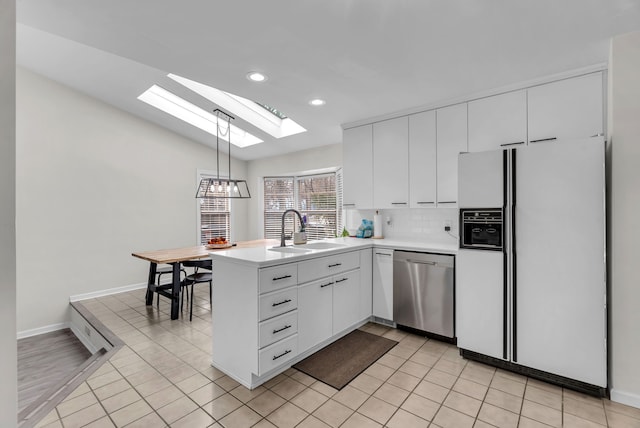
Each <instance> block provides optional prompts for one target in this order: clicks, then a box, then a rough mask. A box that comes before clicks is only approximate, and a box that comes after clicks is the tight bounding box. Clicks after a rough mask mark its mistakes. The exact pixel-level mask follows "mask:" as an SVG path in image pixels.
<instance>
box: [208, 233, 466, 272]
mask: <svg viewBox="0 0 640 428" xmlns="http://www.w3.org/2000/svg"><path fill="white" fill-rule="evenodd" d="M314 242H326V243H335V244H338V245H340V246H339V247H337V248H330V249H313V250H310V251H306V252H295V253H283V252H278V251H272V250H270V249H269V248H273V246H268V247H254V248H235V249H231V250H227V251H216V252H211V253H209V254H210V256H211V258H212V259H213V261H214V263H215V261H216V260H225V261H228V262H232V263H238V264H243V265H249V266H254V267H268V266H275V265H279V264H282V263H293V262H298V261H301V260H307V259H312V258H315V257H318V256H326V255H331V254H338V253H344V252H347V251H353V250H359V249H364V248H371V247H382V248H392V249H394V250H407V251H421V252H429V253H440V254H456V253H457V251H458V242H457V240H455V239H454V238H446V239H433V240H429V239H424V240H422V239H421V240H411V239H406V240H404V239H370V238H369V239H359V238H334V239H325V240H322V241H314ZM293 247H296V248H303V247H299V246H295V245H294V246H293Z"/></svg>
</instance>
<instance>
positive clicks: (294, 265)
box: [210, 238, 457, 389]
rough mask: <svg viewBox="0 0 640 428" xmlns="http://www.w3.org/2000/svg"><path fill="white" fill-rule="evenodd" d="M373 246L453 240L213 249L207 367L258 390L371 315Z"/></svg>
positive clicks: (453, 247)
mask: <svg viewBox="0 0 640 428" xmlns="http://www.w3.org/2000/svg"><path fill="white" fill-rule="evenodd" d="M373 247H385V248H394V249H403V250H409V251H420V252H435V253H441V254H443V253H444V254H455V253H456V251H457V243H456V242H447V243H437V244H429V243H424V242H402V241H388V240H376V241H372V240H369V239H354V238H336V239H328V240H324V241H316V242H310V243H308V244H305V245H297V246H292V247H284V248H281V247H270V246H266V247H254V248H246V249H236V250H233V251H217V252H212V253H211V254H210V256H211V258H212V259H213V281H214V287H213V300H212V323H213V330H212V336H213V341H212V342H213V349H212V363H213V366H214V367H216V368H218V369H219V370H222V371H223V372H225V373H226V374H227V375H229V376H230V377H232V378H234V379H235V380H237V381H238V382H240V383H241V384H242V385H244V386H245V387H247V388H251V389H252V388H256V387H257V386H259V385H260V384H262V383H264V382H265V381H267V380H269V379H270V378H272V377H274V376H276V375H277V374H279V373H281V372H282V371H284V370H286V369H287V368H289V367H290V366H291V365H292V364H295V363H296V362H298V361H300V360H302V359H303V358H305V357H307V356H309V355H311V354H312V353H314V352H316V351H317V350H319V349H321V348H323V347H324V346H326V345H327V344H329V343H331V342H333V341H335V340H337V339H338V338H340V337H342V336H344V335H345V334H347V333H349V332H350V331H352V330H354V329H356V328H358V327H359V326H361V325H362V324H364V323H366V322H367V321H369V319H370V318H371V315H372V282H373V258H372V248H373Z"/></svg>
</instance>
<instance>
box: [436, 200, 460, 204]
mask: <svg viewBox="0 0 640 428" xmlns="http://www.w3.org/2000/svg"><path fill="white" fill-rule="evenodd" d="M438 203H439V204H455V203H457V202H456V201H438Z"/></svg>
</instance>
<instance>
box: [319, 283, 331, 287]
mask: <svg viewBox="0 0 640 428" xmlns="http://www.w3.org/2000/svg"><path fill="white" fill-rule="evenodd" d="M331 284H333V282H327V283H326V284H322V285H321V286H320V288H324V287H328V286H330V285H331Z"/></svg>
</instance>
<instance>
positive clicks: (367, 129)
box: [342, 125, 373, 209]
mask: <svg viewBox="0 0 640 428" xmlns="http://www.w3.org/2000/svg"><path fill="white" fill-rule="evenodd" d="M372 130H373V126H372V125H363V126H358V127H356V128H350V129H345V130H344V132H343V133H342V174H343V175H342V177H343V180H344V182H343V195H344V199H343V200H344V203H343V205H344V207H345V208H358V209H363V208H373V190H372V189H373V185H372V182H373V134H372V132H373V131H372Z"/></svg>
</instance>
